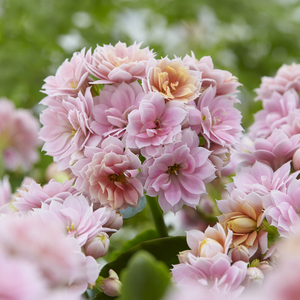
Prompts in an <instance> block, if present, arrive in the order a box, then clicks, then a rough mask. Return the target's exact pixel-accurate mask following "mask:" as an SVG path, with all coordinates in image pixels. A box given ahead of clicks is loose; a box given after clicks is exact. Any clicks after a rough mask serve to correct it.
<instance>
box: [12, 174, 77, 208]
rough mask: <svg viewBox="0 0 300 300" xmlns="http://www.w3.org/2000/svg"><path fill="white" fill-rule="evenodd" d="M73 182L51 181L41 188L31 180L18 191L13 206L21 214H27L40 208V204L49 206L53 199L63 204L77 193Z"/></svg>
mask: <svg viewBox="0 0 300 300" xmlns="http://www.w3.org/2000/svg"><path fill="white" fill-rule="evenodd" d="M73 183H74V180H66V181H64V182H63V183H61V182H56V181H55V180H54V179H51V180H50V181H49V182H48V183H47V184H45V185H44V186H43V187H42V186H41V185H40V184H38V183H36V182H35V181H34V180H32V181H31V182H30V183H29V184H24V185H23V186H22V188H21V189H19V190H18V193H19V195H17V196H16V197H15V200H16V201H15V202H13V205H14V206H15V207H16V208H17V209H18V210H19V211H21V212H28V211H31V210H33V209H34V208H41V206H42V203H47V204H50V202H51V201H52V200H53V199H56V200H58V201H60V202H63V201H64V200H65V199H66V198H68V197H69V196H71V195H74V194H76V193H78V191H77V190H76V189H75V188H74V187H73V186H72V185H73Z"/></svg>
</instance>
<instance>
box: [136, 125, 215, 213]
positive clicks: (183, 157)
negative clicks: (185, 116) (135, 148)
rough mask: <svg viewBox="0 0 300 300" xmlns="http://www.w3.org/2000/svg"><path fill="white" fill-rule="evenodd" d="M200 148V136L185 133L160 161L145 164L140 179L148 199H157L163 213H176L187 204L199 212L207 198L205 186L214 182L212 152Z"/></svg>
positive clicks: (166, 150) (149, 160)
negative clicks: (201, 203)
mask: <svg viewBox="0 0 300 300" xmlns="http://www.w3.org/2000/svg"><path fill="white" fill-rule="evenodd" d="M198 144H199V139H198V136H197V134H196V133H195V132H194V131H192V130H190V129H185V130H184V131H183V134H182V140H181V141H180V142H176V143H173V144H169V145H166V146H165V147H163V148H162V149H161V152H160V154H159V155H157V157H153V158H150V159H148V160H147V161H146V162H144V164H143V166H142V172H141V173H140V178H141V179H142V180H143V181H144V182H145V186H144V188H145V190H146V192H147V195H149V196H151V197H155V196H158V202H159V205H160V207H161V208H162V209H163V211H164V212H166V211H168V210H171V211H173V212H176V211H178V210H179V209H180V208H181V207H182V205H184V204H185V205H188V206H191V207H194V208H196V206H197V205H198V204H199V202H200V196H201V195H203V194H206V188H205V183H208V182H211V181H212V180H213V179H214V178H215V168H214V166H213V164H212V163H211V161H210V160H209V159H208V156H209V155H210V152H209V151H208V150H207V149H205V148H203V147H198Z"/></svg>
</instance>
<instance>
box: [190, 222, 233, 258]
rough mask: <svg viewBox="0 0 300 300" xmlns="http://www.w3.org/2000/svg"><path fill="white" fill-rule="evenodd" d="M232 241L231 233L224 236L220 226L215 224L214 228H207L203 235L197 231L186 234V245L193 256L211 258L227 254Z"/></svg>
mask: <svg viewBox="0 0 300 300" xmlns="http://www.w3.org/2000/svg"><path fill="white" fill-rule="evenodd" d="M231 241H232V231H230V230H229V231H228V234H227V235H226V233H225V231H224V229H223V228H222V226H221V225H220V224H219V223H217V224H216V225H215V226H214V227H210V226H208V227H207V228H206V230H205V232H204V233H203V232H202V231H199V230H190V231H188V232H187V243H188V246H189V247H190V248H191V251H188V252H191V253H192V254H193V255H196V256H201V257H208V258H212V257H214V256H215V255H217V254H218V253H224V254H227V253H228V249H229V246H230V245H231Z"/></svg>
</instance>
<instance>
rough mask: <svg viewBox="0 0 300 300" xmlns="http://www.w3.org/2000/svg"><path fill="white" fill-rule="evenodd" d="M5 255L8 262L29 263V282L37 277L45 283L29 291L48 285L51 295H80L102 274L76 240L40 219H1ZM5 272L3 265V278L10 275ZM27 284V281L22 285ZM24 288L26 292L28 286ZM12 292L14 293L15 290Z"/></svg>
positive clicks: (1, 252) (0, 246)
mask: <svg viewBox="0 0 300 300" xmlns="http://www.w3.org/2000/svg"><path fill="white" fill-rule="evenodd" d="M7 228H9V230H7ZM1 256H2V257H3V256H4V257H6V260H5V261H6V262H10V263H17V264H18V265H19V267H20V268H21V266H24V265H25V264H26V263H27V264H28V265H31V267H30V266H29V268H28V280H34V279H35V278H36V277H38V278H40V279H41V280H38V281H37V282H34V281H33V282H31V284H30V285H29V287H27V291H28V289H29V288H30V286H31V285H32V286H33V287H35V286H36V287H37V288H38V287H39V286H38V285H39V284H40V283H43V282H44V283H45V285H46V288H47V291H48V293H52V292H53V293H55V292H57V291H63V289H68V290H69V291H72V290H73V291H76V293H77V295H78V296H79V295H80V294H81V293H83V292H84V291H85V289H86V288H87V285H88V283H90V284H91V283H93V282H94V281H95V280H96V279H97V277H98V272H99V271H98V265H97V262H96V261H95V260H94V259H93V258H92V257H85V255H84V254H83V253H81V252H80V247H79V245H78V244H77V242H76V241H75V240H74V239H71V238H67V237H66V236H65V235H64V234H63V233H62V232H61V229H60V227H59V226H57V225H56V224H55V223H53V224H50V223H44V222H42V220H41V219H40V218H38V217H37V216H35V217H33V216H28V215H27V216H22V217H19V216H16V215H14V216H6V217H3V218H0V257H1ZM1 265H2V264H1ZM11 266H12V265H11ZM4 270H5V268H3V266H2V268H1V270H0V274H1V276H0V278H1V279H2V278H4V277H5V278H6V276H7V275H8V274H7V273H5V274H4V273H2V272H3V271H4ZM35 270H36V272H37V273H36V275H37V276H35V277H33V276H32V275H34V274H32V271H35ZM11 271H12V270H11ZM12 275H13V274H12ZM20 276H22V275H21V274H20ZM10 279H11V280H13V281H14V280H15V278H10ZM0 282H1V280H0ZM27 283H28V282H27ZM24 284H25V283H24V282H23V283H22V285H24ZM35 284H36V285H35ZM22 285H21V286H20V288H21V287H22ZM0 286H1V285H0ZM18 288H19V287H18ZM22 288H23V290H24V286H23V287H22ZM16 290H18V289H16ZM47 291H46V292H47ZM10 292H11V293H14V290H12V291H10ZM1 295H2V291H1ZM40 296H42V295H40ZM5 299H6V298H5ZM7 299H11V298H7ZM21 299H22V298H21ZM24 299H28V298H24ZM29 299H30V300H31V299H32V298H29ZM29 299H28V300H29ZM34 299H35V298H34ZM38 299H40V298H38Z"/></svg>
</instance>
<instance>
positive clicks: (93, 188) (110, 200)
mask: <svg viewBox="0 0 300 300" xmlns="http://www.w3.org/2000/svg"><path fill="white" fill-rule="evenodd" d="M84 154H85V156H86V158H85V159H81V160H79V161H78V162H76V163H75V165H74V166H72V167H71V169H72V172H73V173H74V174H75V176H76V177H77V179H76V182H75V187H76V188H77V189H78V190H79V191H84V192H86V193H88V194H89V195H90V197H91V199H92V201H93V202H100V203H101V204H102V205H105V206H110V207H112V208H113V209H125V208H126V207H128V206H133V207H135V206H137V204H138V201H139V197H142V196H143V186H142V183H141V182H140V180H138V179H137V178H136V177H135V176H136V175H137V173H138V169H139V168H140V167H141V162H140V160H139V158H138V156H137V155H135V154H133V153H132V152H131V151H130V150H129V149H127V148H125V149H124V144H123V143H122V142H121V141H120V140H119V139H117V138H115V137H112V136H110V137H108V138H107V139H105V140H104V141H103V142H102V144H101V148H95V147H86V149H85V151H84Z"/></svg>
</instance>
